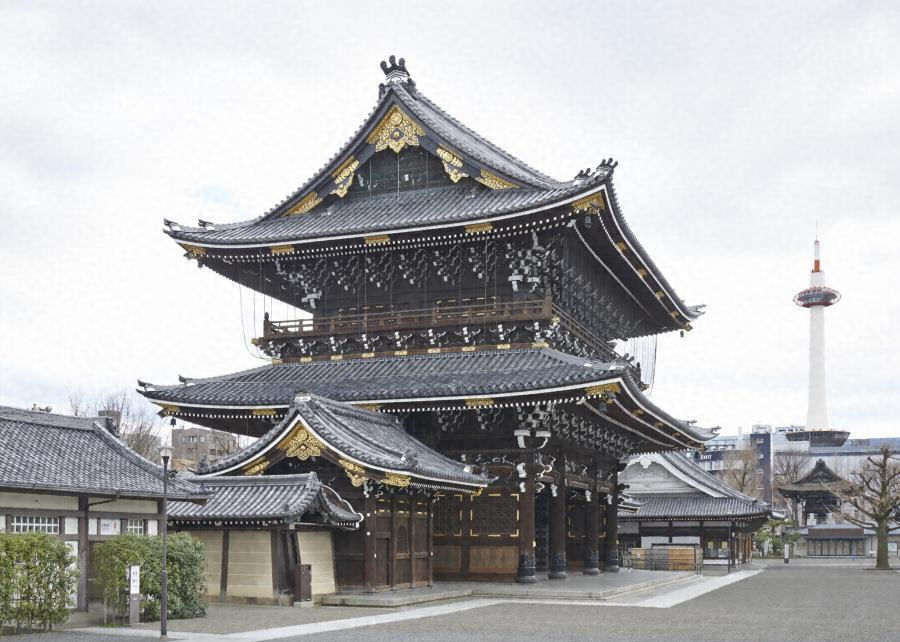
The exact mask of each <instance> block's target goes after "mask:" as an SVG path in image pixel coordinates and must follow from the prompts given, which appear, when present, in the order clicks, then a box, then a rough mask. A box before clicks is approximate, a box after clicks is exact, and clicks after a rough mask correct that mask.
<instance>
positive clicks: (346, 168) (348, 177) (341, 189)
mask: <svg viewBox="0 0 900 642" xmlns="http://www.w3.org/2000/svg"><path fill="white" fill-rule="evenodd" d="M358 168H359V161H358V160H356V158H355V157H353V156H351V157H350V158H348V159H347V160H346V161H344V162H343V163H342V164H341V166H340V167H338V168H337V169H336V170H335V171H334V173H332V175H331V176H332V178H334V184H335V188H334V190H332V192H331V193H332V194H337V195H338V196H339V197H340V198H344V197H345V196H346V195H347V191H348V190H349V189H350V186H351V185H353V175H354V174H355V173H356V170H357V169H358Z"/></svg>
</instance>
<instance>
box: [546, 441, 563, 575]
mask: <svg viewBox="0 0 900 642" xmlns="http://www.w3.org/2000/svg"><path fill="white" fill-rule="evenodd" d="M560 459H561V460H562V462H563V463H562V472H561V473H560V478H559V484H551V485H550V573H549V574H548V575H547V577H549V578H550V579H551V580H564V579H566V495H567V494H568V493H567V491H566V474H565V459H564V458H562V457H560Z"/></svg>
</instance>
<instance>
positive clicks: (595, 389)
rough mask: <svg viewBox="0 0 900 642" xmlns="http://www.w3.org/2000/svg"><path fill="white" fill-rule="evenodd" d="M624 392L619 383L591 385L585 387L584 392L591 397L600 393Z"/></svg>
mask: <svg viewBox="0 0 900 642" xmlns="http://www.w3.org/2000/svg"><path fill="white" fill-rule="evenodd" d="M620 392H622V388H621V386H619V384H617V383H615V382H613V383H601V384H598V385H596V386H590V387H588V388H585V389H584V394H586V395H588V396H589V397H593V396H598V395H607V394H615V395H617V394H619V393H620Z"/></svg>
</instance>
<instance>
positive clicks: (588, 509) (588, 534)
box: [584, 488, 600, 575]
mask: <svg viewBox="0 0 900 642" xmlns="http://www.w3.org/2000/svg"><path fill="white" fill-rule="evenodd" d="M588 492H589V493H590V497H589V498H588V500H587V505H586V506H585V517H584V574H585V575H597V574H598V573H600V569H599V562H600V554H599V551H598V544H599V539H600V493H598V492H597V489H596V488H594V489H593V490H591V491H588Z"/></svg>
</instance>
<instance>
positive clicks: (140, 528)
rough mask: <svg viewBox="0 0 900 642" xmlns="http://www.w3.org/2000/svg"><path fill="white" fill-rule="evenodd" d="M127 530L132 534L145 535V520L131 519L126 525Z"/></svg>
mask: <svg viewBox="0 0 900 642" xmlns="http://www.w3.org/2000/svg"><path fill="white" fill-rule="evenodd" d="M125 532H126V533H130V534H132V535H143V534H144V520H142V519H129V520H128V523H127V524H126V525H125Z"/></svg>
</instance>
